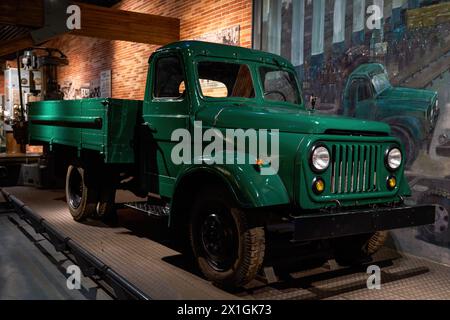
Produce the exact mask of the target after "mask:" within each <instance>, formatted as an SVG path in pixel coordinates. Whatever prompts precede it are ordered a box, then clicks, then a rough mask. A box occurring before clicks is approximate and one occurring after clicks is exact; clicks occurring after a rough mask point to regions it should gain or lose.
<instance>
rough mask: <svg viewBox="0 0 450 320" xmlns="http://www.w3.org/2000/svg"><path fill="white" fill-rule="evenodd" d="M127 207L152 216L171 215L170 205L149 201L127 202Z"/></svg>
mask: <svg viewBox="0 0 450 320" xmlns="http://www.w3.org/2000/svg"><path fill="white" fill-rule="evenodd" d="M123 205H124V206H125V207H127V208H130V209H134V210H138V211H140V212H143V213H145V214H147V215H148V216H151V217H158V218H165V217H168V216H169V213H170V206H169V205H168V204H167V205H154V204H151V203H148V202H145V201H144V202H127V203H124V204H123Z"/></svg>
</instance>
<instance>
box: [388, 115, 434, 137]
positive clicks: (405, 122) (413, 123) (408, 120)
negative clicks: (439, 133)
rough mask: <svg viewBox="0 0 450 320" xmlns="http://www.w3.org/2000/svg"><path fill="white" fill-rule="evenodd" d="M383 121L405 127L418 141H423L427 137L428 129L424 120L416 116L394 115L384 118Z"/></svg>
mask: <svg viewBox="0 0 450 320" xmlns="http://www.w3.org/2000/svg"><path fill="white" fill-rule="evenodd" d="M382 121H383V122H386V123H387V124H389V125H391V126H400V127H403V128H405V129H406V130H408V132H410V133H411V135H412V137H413V138H414V140H416V141H423V140H425V139H426V129H425V128H424V125H423V123H422V121H420V120H419V119H417V118H416V117H409V116H392V117H388V118H384V119H382Z"/></svg>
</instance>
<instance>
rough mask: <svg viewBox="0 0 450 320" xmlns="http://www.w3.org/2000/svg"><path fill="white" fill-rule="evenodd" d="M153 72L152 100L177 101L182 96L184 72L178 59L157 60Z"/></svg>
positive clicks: (174, 57)
mask: <svg viewBox="0 0 450 320" xmlns="http://www.w3.org/2000/svg"><path fill="white" fill-rule="evenodd" d="M155 72H156V73H155V74H156V76H155V83H154V88H153V97H154V98H159V99H164V98H166V99H179V98H182V97H183V96H184V91H185V85H184V72H183V66H182V64H181V61H180V59H179V57H177V56H168V57H162V58H159V59H158V60H157V61H156V70H155Z"/></svg>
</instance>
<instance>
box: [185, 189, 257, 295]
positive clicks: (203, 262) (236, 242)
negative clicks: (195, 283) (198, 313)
mask: <svg viewBox="0 0 450 320" xmlns="http://www.w3.org/2000/svg"><path fill="white" fill-rule="evenodd" d="M247 218H248V217H247V215H246V213H245V212H244V211H243V210H241V209H239V208H237V207H236V206H234V205H233V201H232V199H231V197H229V195H228V193H227V192H226V191H225V190H221V189H220V190H219V189H218V188H209V190H208V189H206V190H204V191H203V192H200V194H199V195H198V197H197V201H196V202H195V204H194V206H193V210H192V214H191V220H190V223H189V236H190V241H191V246H192V250H193V254H194V257H195V260H196V262H197V265H198V267H199V269H200V270H201V272H202V273H203V274H204V275H205V277H206V278H207V279H208V280H210V281H212V282H213V283H215V284H216V285H218V286H220V287H224V288H236V287H240V286H243V285H245V284H247V283H248V282H250V281H251V280H253V278H254V277H255V276H256V274H257V272H258V271H259V269H260V268H261V266H262V263H263V260H264V251H265V232H264V228H263V227H258V226H250V224H249V222H248V219H247Z"/></svg>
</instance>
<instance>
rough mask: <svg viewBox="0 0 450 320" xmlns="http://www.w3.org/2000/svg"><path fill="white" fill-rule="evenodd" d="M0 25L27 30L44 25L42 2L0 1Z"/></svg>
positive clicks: (34, 0) (25, 0)
mask: <svg viewBox="0 0 450 320" xmlns="http://www.w3.org/2000/svg"><path fill="white" fill-rule="evenodd" d="M0 24H8V25H15V26H21V27H29V28H40V27H42V26H43V25H44V2H43V0H1V1H0Z"/></svg>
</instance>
